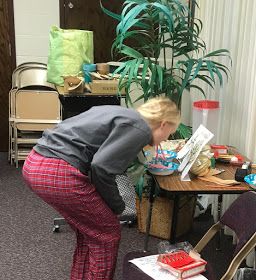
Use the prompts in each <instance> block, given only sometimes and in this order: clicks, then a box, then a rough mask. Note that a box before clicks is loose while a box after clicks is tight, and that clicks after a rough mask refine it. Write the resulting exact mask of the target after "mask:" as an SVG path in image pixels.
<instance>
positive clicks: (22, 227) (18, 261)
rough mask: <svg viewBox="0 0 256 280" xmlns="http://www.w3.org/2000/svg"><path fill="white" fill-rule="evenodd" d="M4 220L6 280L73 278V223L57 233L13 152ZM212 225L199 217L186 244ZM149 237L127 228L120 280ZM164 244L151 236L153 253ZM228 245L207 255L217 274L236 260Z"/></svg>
mask: <svg viewBox="0 0 256 280" xmlns="http://www.w3.org/2000/svg"><path fill="white" fill-rule="evenodd" d="M0 216H1V219H0V280H39V279H40V280H59V279H61V280H69V275H70V266H71V262H72V255H73V250H74V247H75V235H74V233H73V231H72V230H71V228H70V227H69V226H68V225H64V226H62V227H61V229H60V232H59V233H53V231H52V228H53V219H54V218H56V217H59V215H58V214H57V213H56V212H55V210H53V209H52V208H51V207H50V206H48V205H47V204H45V203H44V202H43V201H42V200H40V199H39V198H38V197H37V196H36V195H34V194H33V193H32V192H31V191H30V190H29V189H28V188H27V187H26V186H25V184H24V182H23V180H22V176H21V168H18V169H16V168H15V167H14V166H11V165H10V164H9V163H8V160H7V153H0ZM211 224H212V218H211V216H209V215H205V216H203V217H201V218H199V219H196V220H195V221H194V226H193V230H191V232H190V233H189V234H187V235H186V236H184V237H182V240H187V241H189V242H190V243H191V244H192V245H194V244H196V242H197V241H198V240H199V239H200V238H201V236H202V235H203V233H204V232H205V231H206V230H207V229H208V228H209V226H210V225H211ZM144 238H145V235H144V234H142V233H140V232H138V229H137V226H136V225H133V226H132V227H128V226H127V225H124V226H122V239H121V244H120V248H119V255H118V261H117V267H116V272H115V278H114V280H121V279H122V260H123V257H124V255H125V254H126V253H128V252H130V251H134V250H143V245H144ZM160 241H161V240H160V239H158V238H154V237H150V240H149V248H150V250H151V251H152V253H155V252H157V244H158V243H159V242H160ZM222 243H223V250H222V251H218V252H216V251H215V249H214V243H213V244H211V245H210V246H209V248H208V249H207V250H206V253H205V258H207V259H209V260H210V261H211V262H213V263H215V265H216V273H217V275H221V274H222V273H223V271H224V268H225V266H226V264H227V263H228V261H229V260H230V258H231V255H230V254H231V251H232V250H231V249H232V241H231V240H230V239H229V238H228V237H224V240H223V242H222Z"/></svg>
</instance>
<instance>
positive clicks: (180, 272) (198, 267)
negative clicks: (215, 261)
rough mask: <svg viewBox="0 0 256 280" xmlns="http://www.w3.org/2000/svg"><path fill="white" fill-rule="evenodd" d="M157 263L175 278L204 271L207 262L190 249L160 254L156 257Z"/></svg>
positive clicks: (186, 276) (184, 277) (182, 277)
mask: <svg viewBox="0 0 256 280" xmlns="http://www.w3.org/2000/svg"><path fill="white" fill-rule="evenodd" d="M157 263H158V264H159V265H160V266H161V267H162V268H164V269H166V270H168V271H169V272H171V273H172V274H173V275H174V276H175V277H176V278H177V279H186V278H188V277H191V276H194V275H197V274H200V273H202V272H204V271H205V266H206V264H207V262H206V261H205V260H203V259H202V258H200V255H199V254H197V253H195V252H193V251H191V252H190V253H189V254H188V253H186V252H185V251H182V250H180V251H176V252H173V253H167V254H161V255H159V256H158V258H157Z"/></svg>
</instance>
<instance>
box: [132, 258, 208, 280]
mask: <svg viewBox="0 0 256 280" xmlns="http://www.w3.org/2000/svg"><path fill="white" fill-rule="evenodd" d="M157 257H158V255H152V256H147V257H142V258H137V259H133V260H130V262H131V263H133V264H135V265H136V266H137V267H138V268H139V269H141V270H142V271H143V272H144V273H146V274H147V275H149V276H150V277H151V278H153V279H155V280H177V278H176V277H175V276H174V275H172V274H171V273H170V272H169V271H167V270H165V269H162V268H161V267H160V266H159V265H158V264H157ZM186 280H207V278H206V277H204V276H203V275H202V274H198V275H196V276H193V277H189V278H186Z"/></svg>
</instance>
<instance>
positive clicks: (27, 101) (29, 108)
mask: <svg viewBox="0 0 256 280" xmlns="http://www.w3.org/2000/svg"><path fill="white" fill-rule="evenodd" d="M15 113H16V116H15V118H16V127H17V128H18V129H20V130H30V131H43V130H45V129H46V128H52V127H53V126H54V125H55V124H57V123H58V122H59V121H60V120H61V105H60V101H59V97H58V92H57V91H36V90H18V91H17V92H16V98H15Z"/></svg>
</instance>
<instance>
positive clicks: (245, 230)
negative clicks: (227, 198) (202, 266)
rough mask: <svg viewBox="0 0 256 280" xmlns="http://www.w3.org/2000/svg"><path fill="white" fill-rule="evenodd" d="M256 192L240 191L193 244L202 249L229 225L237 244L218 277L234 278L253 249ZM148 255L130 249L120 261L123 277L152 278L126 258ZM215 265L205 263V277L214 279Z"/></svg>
mask: <svg viewBox="0 0 256 280" xmlns="http://www.w3.org/2000/svg"><path fill="white" fill-rule="evenodd" d="M255 221H256V193H255V192H252V191H250V192H245V193H243V194H241V195H240V196H239V197H238V198H237V199H236V200H235V201H234V202H233V203H232V204H231V206H230V207H229V208H228V209H227V210H226V212H225V213H224V215H223V216H222V217H221V219H220V221H218V222H217V223H216V224H214V225H213V226H212V227H211V228H210V229H209V230H208V231H207V233H206V234H205V235H204V236H203V237H202V239H201V240H200V241H199V242H198V244H197V245H196V246H195V248H194V249H195V250H196V251H197V252H198V253H203V249H204V248H205V246H206V245H207V243H208V242H209V241H210V240H211V239H212V238H213V236H214V235H215V234H216V233H217V232H219V231H220V230H222V229H223V227H224V226H228V227H229V228H230V229H232V230H233V231H234V232H235V234H236V236H237V239H238V242H237V244H236V247H235V250H234V253H233V259H232V261H231V262H230V265H229V267H228V269H227V270H226V272H225V273H224V275H223V276H222V277H221V278H220V280H231V279H233V277H234V275H235V273H236V271H237V270H238V268H239V266H240V264H241V262H242V261H243V260H244V259H245V258H246V257H247V255H248V254H249V253H250V252H251V251H252V250H254V249H255V246H256V223H255ZM145 255H149V253H143V252H129V253H128V254H127V255H126V256H125V258H124V262H123V280H133V279H141V280H151V279H152V278H151V277H149V276H148V275H146V274H145V273H143V272H142V271H141V270H139V269H138V268H137V267H136V266H134V265H133V264H132V263H130V262H129V260H131V259H133V258H138V257H142V256H145ZM213 268H214V265H213V264H209V265H208V267H207V276H206V277H207V279H209V280H213V279H216V277H215V275H214V270H213Z"/></svg>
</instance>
